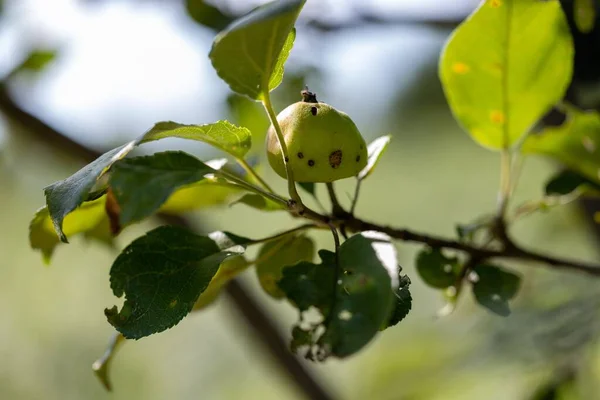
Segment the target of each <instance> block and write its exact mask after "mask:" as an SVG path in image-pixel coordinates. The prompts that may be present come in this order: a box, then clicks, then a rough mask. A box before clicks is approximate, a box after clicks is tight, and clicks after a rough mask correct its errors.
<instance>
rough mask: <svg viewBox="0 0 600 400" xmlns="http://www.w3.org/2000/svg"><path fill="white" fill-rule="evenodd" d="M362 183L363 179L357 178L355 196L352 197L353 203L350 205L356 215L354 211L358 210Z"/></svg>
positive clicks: (351, 211) (352, 212) (351, 210)
mask: <svg viewBox="0 0 600 400" xmlns="http://www.w3.org/2000/svg"><path fill="white" fill-rule="evenodd" d="M361 184H362V179H357V180H356V187H355V188H354V197H353V198H352V205H351V206H350V214H352V215H354V211H355V210H356V204H357V203H358V196H360V186H361Z"/></svg>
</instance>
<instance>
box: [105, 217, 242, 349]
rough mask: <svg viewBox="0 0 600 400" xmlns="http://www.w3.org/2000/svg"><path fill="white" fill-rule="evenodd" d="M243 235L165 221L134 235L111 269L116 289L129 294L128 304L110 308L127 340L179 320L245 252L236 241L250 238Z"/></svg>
mask: <svg viewBox="0 0 600 400" xmlns="http://www.w3.org/2000/svg"><path fill="white" fill-rule="evenodd" d="M241 239H243V238H238V237H236V236H234V235H230V234H226V233H223V232H219V233H217V234H213V235H211V237H206V236H198V235H195V234H193V233H191V232H190V231H188V230H187V229H184V228H180V227H175V226H162V227H159V228H156V229H154V230H152V231H150V232H149V233H147V234H146V235H145V236H142V237H140V238H138V239H136V240H134V241H133V242H132V243H131V244H130V245H129V246H127V248H125V250H123V252H122V253H121V254H120V255H119V257H117V259H116V260H115V262H114V264H113V266H112V268H111V270H110V282H111V288H112V290H113V292H114V294H115V295H116V296H117V297H121V296H123V295H125V303H124V305H123V307H122V308H121V311H118V310H117V306H114V307H113V308H112V309H106V310H105V314H106V317H107V319H108V321H109V322H110V324H111V325H113V326H114V327H115V328H116V329H117V330H118V331H119V332H121V333H122V334H123V336H124V337H125V338H127V339H139V338H142V337H145V336H148V335H151V334H153V333H158V332H162V331H164V330H166V329H169V328H171V327H172V326H174V325H176V324H177V323H179V321H181V319H183V317H185V316H186V315H187V314H188V313H189V312H190V311H191V310H192V308H193V307H194V304H195V303H196V301H197V300H198V298H199V297H200V295H201V294H202V293H203V292H204V291H205V290H206V288H207V287H208V285H209V283H210V282H211V280H212V278H213V277H214V276H215V274H216V273H217V271H218V269H219V266H220V265H221V263H222V262H223V261H225V260H226V259H227V258H229V257H231V256H235V255H239V254H241V253H243V252H244V247H243V246H240V245H239V244H238V243H236V242H237V241H241V242H244V240H241ZM231 244H233V245H234V246H231V247H228V246H229V245H231Z"/></svg>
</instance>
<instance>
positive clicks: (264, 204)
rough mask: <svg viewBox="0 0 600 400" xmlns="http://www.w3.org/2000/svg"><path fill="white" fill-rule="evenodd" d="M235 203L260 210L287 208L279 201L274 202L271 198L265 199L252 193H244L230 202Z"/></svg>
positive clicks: (281, 209)
mask: <svg viewBox="0 0 600 400" xmlns="http://www.w3.org/2000/svg"><path fill="white" fill-rule="evenodd" d="M236 204H245V205H247V206H249V207H252V208H255V209H257V210H260V211H285V210H286V209H287V207H285V206H283V205H281V204H280V203H276V202H274V201H273V200H270V199H266V198H265V197H263V196H261V195H259V194H254V193H248V194H245V195H243V196H242V197H241V198H239V199H237V200H236V201H234V202H233V203H231V205H232V206H233V205H236Z"/></svg>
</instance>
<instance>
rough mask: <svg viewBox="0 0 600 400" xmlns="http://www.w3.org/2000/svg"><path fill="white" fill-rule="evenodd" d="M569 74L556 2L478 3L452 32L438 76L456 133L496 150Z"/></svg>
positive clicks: (569, 47) (530, 120) (558, 94)
mask: <svg viewBox="0 0 600 400" xmlns="http://www.w3.org/2000/svg"><path fill="white" fill-rule="evenodd" d="M572 69H573V43H572V39H571V34H570V32H569V27H568V24H567V21H566V18H565V16H564V14H563V12H562V9H561V7H560V3H559V1H558V0H548V1H539V0H485V1H482V2H481V4H480V6H479V7H478V8H477V10H476V11H474V12H473V14H471V16H470V17H469V18H467V19H466V20H465V21H464V22H463V23H462V24H461V25H460V26H459V27H458V28H457V29H456V30H455V31H454V32H453V34H452V36H451V38H450V40H449V41H448V43H447V44H446V47H445V49H444V51H443V52H442V55H441V60H440V71H439V72H440V78H441V81H442V84H443V87H444V92H445V95H446V97H447V99H448V103H449V104H450V108H451V109H452V112H453V114H454V116H455V118H456V119H457V120H458V121H459V123H460V124H461V125H462V126H463V128H464V129H466V130H467V131H468V132H469V134H470V135H471V137H472V138H473V139H474V140H475V141H477V142H478V143H479V144H480V145H482V146H485V147H488V148H490V149H501V148H508V147H511V146H512V145H514V144H515V143H516V142H517V141H518V140H519V139H520V138H521V137H522V136H523V135H524V134H525V133H526V132H528V131H529V129H530V128H531V127H533V125H534V124H535V123H536V122H537V121H538V120H539V119H540V118H541V117H542V116H543V115H544V114H546V113H547V112H548V111H549V110H550V108H551V107H552V106H553V105H555V104H556V103H558V102H559V101H560V100H561V99H562V98H563V95H564V93H565V90H566V89H567V87H568V85H569V83H570V81H571V74H572Z"/></svg>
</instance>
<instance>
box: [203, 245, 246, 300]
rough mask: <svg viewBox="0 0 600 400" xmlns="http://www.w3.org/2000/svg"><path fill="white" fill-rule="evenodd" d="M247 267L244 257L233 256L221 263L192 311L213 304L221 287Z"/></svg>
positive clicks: (221, 289)
mask: <svg viewBox="0 0 600 400" xmlns="http://www.w3.org/2000/svg"><path fill="white" fill-rule="evenodd" d="M248 266H249V263H248V261H247V260H246V259H245V258H244V256H233V257H230V258H228V259H227V260H225V261H223V262H222V263H221V265H220V266H219V270H218V271H217V273H216V274H215V276H213V278H212V280H211V281H210V283H209V284H208V286H207V287H206V289H205V290H204V292H202V294H201V295H200V297H198V300H197V301H196V304H194V311H198V310H203V309H204V308H206V307H208V306H209V305H211V304H213V303H214V301H215V300H216V299H217V298H218V297H219V295H220V294H221V292H222V291H223V286H225V284H227V283H228V282H229V281H230V280H232V279H233V278H235V277H236V276H237V275H239V274H240V273H242V272H243V271H244V270H245V269H246V268H248Z"/></svg>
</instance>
